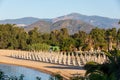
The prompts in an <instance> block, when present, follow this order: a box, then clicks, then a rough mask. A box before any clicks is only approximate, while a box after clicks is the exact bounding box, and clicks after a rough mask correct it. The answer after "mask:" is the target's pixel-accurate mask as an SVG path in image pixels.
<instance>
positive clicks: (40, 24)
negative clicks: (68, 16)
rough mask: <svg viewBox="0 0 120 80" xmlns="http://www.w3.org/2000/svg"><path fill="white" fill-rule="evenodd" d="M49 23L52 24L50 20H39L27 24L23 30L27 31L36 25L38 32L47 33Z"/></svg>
mask: <svg viewBox="0 0 120 80" xmlns="http://www.w3.org/2000/svg"><path fill="white" fill-rule="evenodd" d="M51 25H52V22H51V21H49V20H39V21H37V22H35V23H33V24H31V25H29V26H26V27H25V30H26V31H29V30H32V29H34V27H37V28H38V30H39V31H40V32H44V33H46V32H47V33H49V32H50V27H51Z"/></svg>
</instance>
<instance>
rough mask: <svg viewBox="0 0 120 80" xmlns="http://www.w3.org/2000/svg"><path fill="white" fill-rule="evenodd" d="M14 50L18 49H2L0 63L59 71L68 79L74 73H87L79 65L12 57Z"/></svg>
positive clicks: (54, 72) (45, 71)
mask: <svg viewBox="0 0 120 80" xmlns="http://www.w3.org/2000/svg"><path fill="white" fill-rule="evenodd" d="M13 52H14V53H15V52H17V51H16V50H0V63H3V64H12V65H18V66H23V67H27V68H32V69H36V70H38V71H41V72H44V73H48V74H51V75H53V74H56V73H59V74H61V75H62V76H63V77H64V78H66V79H68V80H69V78H70V77H72V76H73V75H74V74H80V75H84V74H85V70H83V69H82V68H81V67H77V66H76V67H74V66H65V65H57V64H51V63H44V62H37V61H31V60H23V59H16V58H11V57H10V55H11V53H13Z"/></svg>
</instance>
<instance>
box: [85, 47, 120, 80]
mask: <svg viewBox="0 0 120 80" xmlns="http://www.w3.org/2000/svg"><path fill="white" fill-rule="evenodd" d="M105 54H106V56H107V57H108V61H106V62H105V63H103V64H98V63H96V62H89V63H87V64H86V65H85V69H86V70H87V72H86V75H94V74H95V73H97V75H98V74H99V75H101V76H103V77H102V78H103V80H119V79H120V51H119V50H117V49H115V50H113V51H110V52H105ZM95 76H96V75H95ZM104 78H105V79H104Z"/></svg>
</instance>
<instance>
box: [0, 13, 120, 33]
mask: <svg viewBox="0 0 120 80" xmlns="http://www.w3.org/2000/svg"><path fill="white" fill-rule="evenodd" d="M118 21H119V19H112V18H107V17H100V16H86V15H82V14H78V13H71V14H68V15H64V16H60V17H57V18H53V19H39V18H34V17H25V18H20V19H7V20H0V24H6V23H9V24H17V25H18V26H21V27H24V28H25V30H31V29H33V28H34V27H38V28H39V30H40V31H41V32H50V31H52V30H55V29H60V28H68V31H69V33H70V34H72V33H75V32H77V31H79V30H83V31H86V32H89V31H90V30H91V29H92V28H95V27H99V28H105V29H107V28H112V27H116V28H119V27H120V25H118Z"/></svg>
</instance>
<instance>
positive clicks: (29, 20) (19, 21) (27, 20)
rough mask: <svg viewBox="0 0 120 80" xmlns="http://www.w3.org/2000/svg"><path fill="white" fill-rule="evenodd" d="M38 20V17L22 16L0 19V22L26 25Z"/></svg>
mask: <svg viewBox="0 0 120 80" xmlns="http://www.w3.org/2000/svg"><path fill="white" fill-rule="evenodd" d="M38 20H40V19H39V18H34V17H24V18H20V19H6V20H0V24H18V25H19V26H20V25H23V26H26V25H30V24H32V23H34V22H36V21H38Z"/></svg>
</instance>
